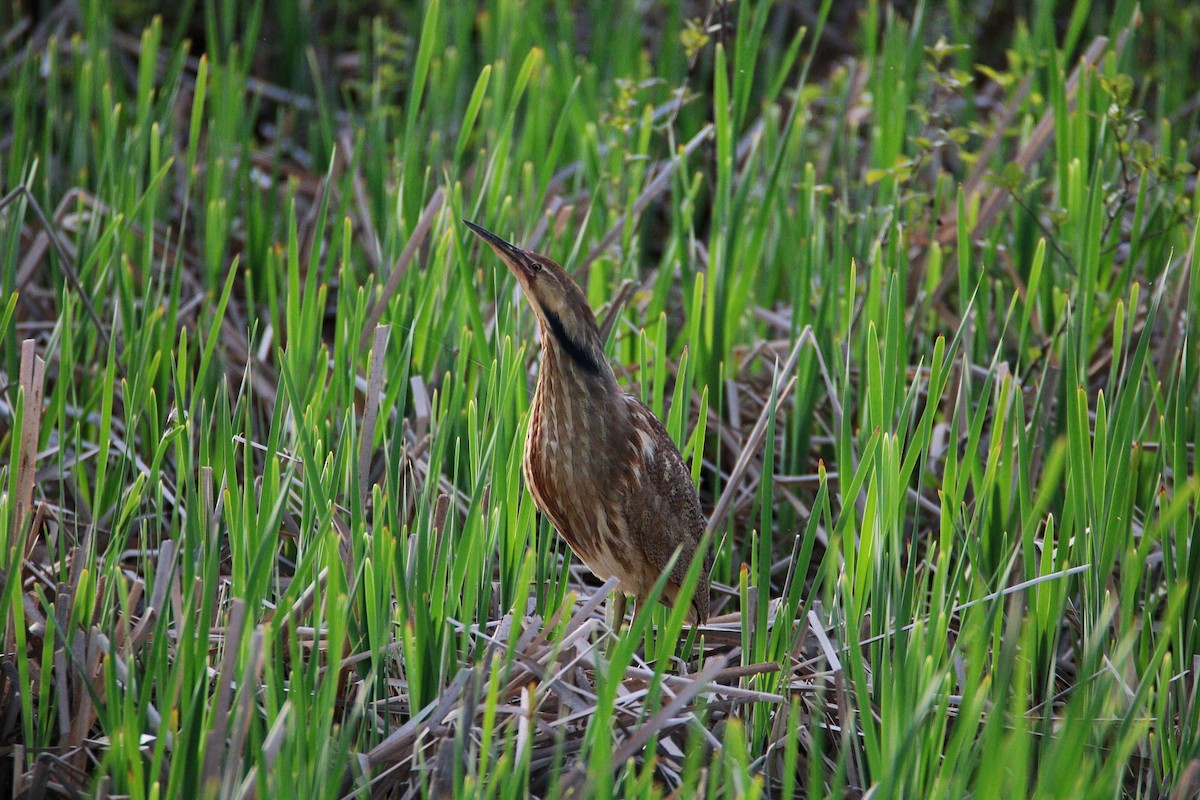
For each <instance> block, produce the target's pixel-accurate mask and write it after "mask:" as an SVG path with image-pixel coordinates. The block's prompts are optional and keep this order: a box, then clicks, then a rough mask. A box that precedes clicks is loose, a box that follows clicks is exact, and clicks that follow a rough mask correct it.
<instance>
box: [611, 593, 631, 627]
mask: <svg viewBox="0 0 1200 800" xmlns="http://www.w3.org/2000/svg"><path fill="white" fill-rule="evenodd" d="M628 603H629V598H627V597H626V596H625V593H624V592H623V591H621V589H620V588H618V589H617V591H616V593H614V594H612V595H610V596H609V598H608V604H607V607H606V610H607V612H608V617H609V619H608V627H609V628H610V629H611V630H612V632H613V633H614V634H618V633H620V632H621V628H622V627H624V625H625V608H626V606H627V604H628Z"/></svg>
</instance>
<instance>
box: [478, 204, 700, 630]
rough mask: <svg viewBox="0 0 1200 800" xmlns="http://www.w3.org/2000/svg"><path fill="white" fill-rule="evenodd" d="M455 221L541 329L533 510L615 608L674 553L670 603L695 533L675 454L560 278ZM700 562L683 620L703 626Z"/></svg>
mask: <svg viewBox="0 0 1200 800" xmlns="http://www.w3.org/2000/svg"><path fill="white" fill-rule="evenodd" d="M464 222H465V220H464ZM466 224H467V225H468V226H469V227H470V228H471V230H473V231H474V232H475V233H476V234H478V235H479V237H480V238H481V239H483V240H484V241H485V242H487V244H488V245H489V246H491V248H492V250H494V251H495V252H496V255H498V256H500V259H501V260H502V261H503V262H504V263H505V264H506V265H507V266H508V268H509V269H510V270H511V271H512V273H513V274H514V275H516V276H517V281H518V282H519V283H520V284H521V289H522V291H523V292H524V293H525V297H526V299H527V300H528V301H529V305H530V306H531V307H532V308H533V312H534V314H536V315H537V318H538V324H539V325H540V326H541V333H542V363H541V367H540V369H539V372H538V382H537V389H536V390H535V392H534V396H533V408H532V411H531V417H530V421H529V432H528V435H527V437H526V440H525V462H524V467H525V483H526V485H527V486H528V487H529V491H530V494H532V495H533V500H534V503H536V504H537V507H538V509H539V510H541V512H542V513H543V514H545V515H546V516H547V517H549V518H550V522H551V523H552V524H553V525H554V527H555V529H556V530H557V531H558V532H559V534H560V535H561V536H562V537H563V538H564V539H566V541H567V544H569V545H570V546H571V549H572V550H573V551H574V552H575V555H576V556H578V557H579V558H580V559H581V560H582V561H583V563H585V564H587V566H588V568H590V569H591V570H592V572H594V573H596V575H597V576H598V577H599V578H601V579H602V580H606V579H608V578H609V577H612V576H616V577H617V578H618V579H619V580H620V582H621V585H620V591H621V592H622V593H623V594H621V595H619V597H620V598H621V600H620V602H619V603H618V608H619V609H622V611H623V608H624V602H623V601H624V594H632V595H634V596H635V597H636V598H637V599H638V603H639V606H640V605H641V604H642V602H643V601H644V600H645V599H646V597H647V595H648V594H649V593H650V590H651V589H652V588H653V586H654V584H655V582H656V581H657V580H658V578H659V576H660V575H661V574H662V573H663V570H664V569H665V568H666V566H667V562H668V561H669V560H670V559H671V556H672V555H674V553H675V551H676V549H678V550H679V551H680V552H679V559H678V560H677V561H676V562H675V566H674V568H673V569H672V571H671V575H670V578H669V580H668V583H667V586H666V590H665V591H664V595H665V598H664V599H665V600H666V601H668V602H670V603H672V604H673V603H674V602H675V598H676V595H677V594H678V592H679V587H680V585H681V584H682V582H683V579H684V576H685V575H686V574H687V570H688V566H689V565H690V564H691V561H692V558H693V557H694V556H695V553H696V550H697V549H698V548H699V546H700V537H701V536H702V535H703V533H704V526H705V521H704V513H703V512H702V511H701V509H700V500H699V498H698V497H697V496H696V488H695V487H694V486H693V485H692V479H691V474H690V473H689V472H688V469H687V467H686V466H685V465H684V463H683V458H682V457H681V456H680V455H679V450H678V448H676V447H675V443H674V442H672V441H671V437H670V436H669V435H668V434H667V431H666V429H665V428H664V427H663V425H662V423H661V422H659V421H658V419H657V418H656V417H655V416H654V413H653V412H652V411H650V409H649V408H647V407H646V406H645V404H643V403H642V402H641V401H640V400H638V399H637V398H636V397H633V396H632V395H629V394H626V393H625V392H623V391H622V390H621V388H620V386H619V385H618V384H617V377H616V375H615V374H614V373H613V370H612V367H611V366H609V363H608V360H607V359H606V358H605V356H604V343H603V342H602V341H601V338H600V329H599V327H598V326H597V325H596V317H595V316H594V315H593V314H592V310H591V308H590V307H589V306H588V304H587V299H586V298H585V297H584V295H583V291H582V290H581V289H580V288H579V286H578V285H577V284H576V283H575V281H574V280H572V279H571V277H570V276H569V275H568V274H567V273H566V271H564V270H563V268H562V267H560V266H559V265H558V264H555V263H554V262H553V261H551V260H550V259H549V258H546V257H545V256H541V255H538V254H537V253H530V252H528V251H525V250H522V249H520V248H519V247H515V246H514V245H512V244H509V243H508V242H506V241H504V240H503V239H501V238H500V237H499V236H496V235H495V234H494V233H491V232H490V231H488V230H485V229H484V228H481V227H479V226H478V225H475V224H473V223H471V222H467V223H466ZM711 566H712V559H711V557H710V556H707V555H706V557H705V560H704V568H703V570H702V571H701V573H700V580H699V583H698V584H697V587H696V592H695V594H694V596H693V597H692V604H691V607H690V608H689V609H688V620H689V621H690V622H693V623H696V622H704V621H705V620H706V619H708V603H709V584H708V575H709V570H710V568H711Z"/></svg>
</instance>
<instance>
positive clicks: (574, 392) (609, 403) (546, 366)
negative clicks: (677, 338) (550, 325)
mask: <svg viewBox="0 0 1200 800" xmlns="http://www.w3.org/2000/svg"><path fill="white" fill-rule="evenodd" d="M590 351H591V353H590V356H589V357H588V358H581V357H580V353H579V352H575V351H572V350H571V349H569V348H567V347H564V346H563V344H562V343H561V342H559V341H558V340H557V339H555V338H553V335H552V334H551V333H550V332H548V331H543V335H542V361H541V366H540V367H539V368H538V382H537V389H536V391H535V392H534V404H535V405H537V406H540V407H541V409H542V412H543V413H545V414H548V415H550V416H560V415H569V416H570V417H571V418H572V419H573V420H574V421H575V423H574V424H575V425H578V426H582V427H587V428H591V429H592V430H591V435H593V436H597V437H601V441H603V440H604V437H607V436H610V435H614V436H615V435H618V433H619V430H618V428H620V427H622V426H624V425H626V424H628V410H627V408H626V404H625V393H624V392H623V391H621V387H620V385H619V384H618V383H617V376H616V374H614V373H613V370H612V367H611V366H609V364H608V359H607V358H605V357H604V352H603V351H602V350H601V349H600V348H599V347H598V346H594V347H592V348H590Z"/></svg>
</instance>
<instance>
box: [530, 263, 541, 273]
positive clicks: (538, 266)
mask: <svg viewBox="0 0 1200 800" xmlns="http://www.w3.org/2000/svg"><path fill="white" fill-rule="evenodd" d="M529 266H530V267H531V268H532V269H533V271H534V272H541V271H542V262H540V261H534V262H532V263H530V265H529Z"/></svg>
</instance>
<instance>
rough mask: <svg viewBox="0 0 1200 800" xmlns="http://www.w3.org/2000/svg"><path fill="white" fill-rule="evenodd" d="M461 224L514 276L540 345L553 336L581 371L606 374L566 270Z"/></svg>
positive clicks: (590, 322) (590, 318)
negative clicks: (534, 317)
mask: <svg viewBox="0 0 1200 800" xmlns="http://www.w3.org/2000/svg"><path fill="white" fill-rule="evenodd" d="M463 222H465V223H466V225H467V227H468V228H470V229H471V230H472V231H474V232H475V234H476V235H477V236H478V237H479V238H480V239H483V241H485V242H487V244H488V246H489V247H491V248H492V250H494V251H495V252H496V255H498V256H500V260H501V261H503V262H504V263H505V264H506V265H507V266H508V269H509V270H510V271H511V272H512V273H513V274H514V275H516V276H517V282H518V283H520V284H521V291H522V292H524V294H525V299H526V300H528V301H529V305H530V306H531V307H532V308H533V313H535V314H536V315H537V318H538V322H539V323H540V324H541V327H542V334H543V335H542V338H543V342H545V341H546V339H547V337H548V336H549V337H553V341H554V343H555V344H557V345H558V346H559V347H560V348H561V349H562V350H563V351H564V352H565V353H566V355H568V356H569V357H570V358H571V359H572V360H573V361H574V362H575V363H576V365H577V366H579V367H581V368H582V369H583V370H584V371H585V372H591V373H595V374H600V373H604V372H606V371H608V370H609V369H610V368H609V367H608V362H607V361H606V360H605V358H604V343H603V342H602V341H601V339H600V328H599V326H598V325H597V324H596V316H595V315H594V314H593V313H592V309H591V307H590V306H588V303H587V298H586V297H585V296H584V294H583V290H582V289H580V288H579V284H577V283H575V281H574V280H572V278H571V276H570V275H568V274H567V271H566V270H564V269H563V268H562V267H560V266H559V265H558V264H556V263H554V261H553V260H551V259H549V258H547V257H546V256H543V255H539V254H538V253H532V252H530V251H528V250H522V249H521V248H519V247H517V246H516V245H514V244H512V243H510V242H507V241H505V240H504V239H501V238H500V237H499V236H497V235H496V234H494V233H492V232H491V231H489V230H487V229H486V228H483V227H481V226H479V225H476V224H475V223H473V222H467V220H463Z"/></svg>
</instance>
